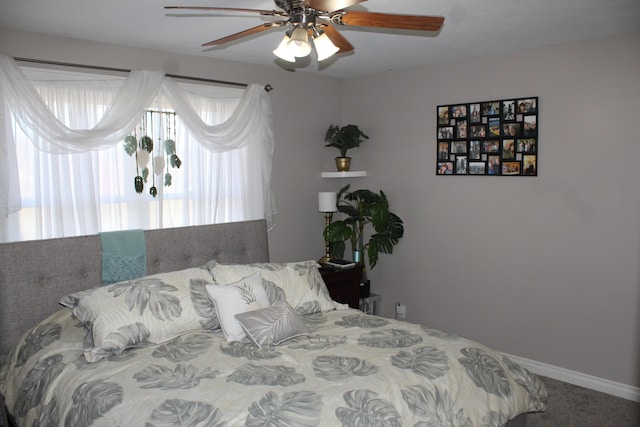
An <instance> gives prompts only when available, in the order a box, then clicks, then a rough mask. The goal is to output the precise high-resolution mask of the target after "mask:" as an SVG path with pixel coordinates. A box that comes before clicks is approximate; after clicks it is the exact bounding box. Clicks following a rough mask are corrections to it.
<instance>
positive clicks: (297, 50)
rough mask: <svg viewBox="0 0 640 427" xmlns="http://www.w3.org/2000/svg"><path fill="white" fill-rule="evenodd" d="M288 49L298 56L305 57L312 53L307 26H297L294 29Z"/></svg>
mask: <svg viewBox="0 0 640 427" xmlns="http://www.w3.org/2000/svg"><path fill="white" fill-rule="evenodd" d="M287 49H288V50H289V51H290V52H291V53H293V56H297V57H298V58H303V57H305V56H307V55H309V54H310V53H311V44H310V43H309V37H308V35H307V30H306V28H303V27H299V26H297V27H295V28H294V29H293V32H292V33H291V40H289V41H288V42H287Z"/></svg>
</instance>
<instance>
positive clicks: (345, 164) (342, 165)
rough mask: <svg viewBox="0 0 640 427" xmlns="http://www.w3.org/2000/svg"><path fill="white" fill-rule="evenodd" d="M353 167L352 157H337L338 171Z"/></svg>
mask: <svg viewBox="0 0 640 427" xmlns="http://www.w3.org/2000/svg"><path fill="white" fill-rule="evenodd" d="M350 167H351V157H336V168H338V172H346V171H348V170H349V168H350Z"/></svg>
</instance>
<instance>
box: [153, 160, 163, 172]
mask: <svg viewBox="0 0 640 427" xmlns="http://www.w3.org/2000/svg"><path fill="white" fill-rule="evenodd" d="M164 166H165V161H164V157H162V156H156V157H154V158H153V173H154V174H156V176H160V175H162V174H163V173H164Z"/></svg>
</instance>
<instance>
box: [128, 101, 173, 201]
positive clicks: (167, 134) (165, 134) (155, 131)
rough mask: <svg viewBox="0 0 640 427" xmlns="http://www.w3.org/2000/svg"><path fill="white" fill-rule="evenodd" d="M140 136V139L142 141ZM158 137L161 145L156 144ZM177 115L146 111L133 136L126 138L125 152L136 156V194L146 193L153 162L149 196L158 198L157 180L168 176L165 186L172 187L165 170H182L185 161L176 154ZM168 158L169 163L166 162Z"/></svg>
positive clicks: (167, 112) (169, 176) (169, 175)
mask: <svg viewBox="0 0 640 427" xmlns="http://www.w3.org/2000/svg"><path fill="white" fill-rule="evenodd" d="M138 135H140V138H138ZM154 135H155V136H157V141H158V144H155V145H154V143H153V141H154V138H153V136H154ZM175 140H176V113H174V112H171V111H156V110H145V112H144V115H143V116H142V120H141V121H140V123H139V124H138V126H137V127H136V128H135V129H134V130H133V133H132V134H130V135H128V136H127V137H125V139H124V143H123V145H124V151H125V152H126V153H127V154H128V155H129V156H133V155H134V154H135V158H136V176H135V178H134V180H133V185H134V188H135V190H136V193H142V192H143V190H144V185H145V183H146V182H147V181H148V179H149V173H150V172H149V161H151V169H152V171H151V172H152V173H151V175H152V185H151V188H149V194H151V195H152V196H153V197H156V196H157V195H158V188H157V187H156V177H158V179H160V177H161V176H162V175H163V173H164V186H165V187H169V186H170V185H171V180H172V176H171V173H170V172H169V171H166V172H165V167H166V165H167V164H169V165H170V166H171V167H172V168H180V166H181V165H182V161H181V160H180V158H179V157H178V155H177V154H176V141H175ZM165 157H166V160H165Z"/></svg>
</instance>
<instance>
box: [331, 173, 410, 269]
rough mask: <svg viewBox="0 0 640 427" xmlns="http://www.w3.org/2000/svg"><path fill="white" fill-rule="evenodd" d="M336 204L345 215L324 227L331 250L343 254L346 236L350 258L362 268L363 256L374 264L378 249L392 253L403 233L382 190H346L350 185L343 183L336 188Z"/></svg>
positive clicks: (400, 224) (400, 221) (333, 252)
mask: <svg viewBox="0 0 640 427" xmlns="http://www.w3.org/2000/svg"><path fill="white" fill-rule="evenodd" d="M336 206H337V208H338V212H341V213H343V214H344V215H345V218H344V219H342V220H338V221H334V222H332V223H331V224H329V225H328V226H327V227H326V228H325V230H324V237H325V241H326V242H328V243H329V244H330V245H331V254H333V255H334V256H336V257H337V258H342V257H343V256H344V250H345V241H347V240H348V241H349V242H350V243H351V250H352V251H353V260H354V261H355V262H358V263H359V264H360V265H361V266H362V267H363V269H364V268H365V259H366V260H367V261H368V262H369V267H370V268H373V267H375V265H376V264H377V262H378V256H379V254H380V253H386V254H390V253H392V252H393V247H394V246H395V245H397V244H398V241H399V240H400V239H401V238H402V236H403V234H404V224H403V222H402V219H400V217H399V216H398V215H396V214H394V213H393V212H391V211H390V210H389V201H388V200H387V196H386V195H385V194H384V193H383V192H382V191H380V192H379V193H375V192H373V191H371V190H355V191H352V192H349V185H346V186H344V187H343V188H342V189H341V190H340V191H339V192H338V196H337V203H336ZM369 228H372V230H369ZM367 232H370V233H368V234H370V237H369V240H366V239H365V233H367Z"/></svg>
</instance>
